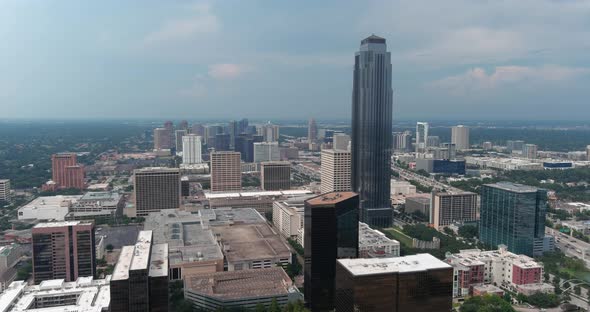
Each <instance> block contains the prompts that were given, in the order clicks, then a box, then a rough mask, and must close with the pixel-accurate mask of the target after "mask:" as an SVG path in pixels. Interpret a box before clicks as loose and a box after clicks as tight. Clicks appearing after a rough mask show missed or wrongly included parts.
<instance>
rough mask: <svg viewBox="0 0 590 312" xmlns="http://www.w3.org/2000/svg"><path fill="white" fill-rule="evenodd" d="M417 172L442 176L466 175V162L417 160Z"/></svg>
mask: <svg viewBox="0 0 590 312" xmlns="http://www.w3.org/2000/svg"><path fill="white" fill-rule="evenodd" d="M416 170H424V171H426V172H428V173H432V174H441V175H465V160H449V159H427V158H419V159H416Z"/></svg>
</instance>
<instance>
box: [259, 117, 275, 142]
mask: <svg viewBox="0 0 590 312" xmlns="http://www.w3.org/2000/svg"><path fill="white" fill-rule="evenodd" d="M256 132H257V134H258V135H261V136H262V137H263V140H264V142H278V141H279V126H278V125H273V124H271V123H270V121H269V122H268V123H267V124H264V125H262V126H257V127H256Z"/></svg>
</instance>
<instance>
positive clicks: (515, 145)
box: [506, 140, 524, 152]
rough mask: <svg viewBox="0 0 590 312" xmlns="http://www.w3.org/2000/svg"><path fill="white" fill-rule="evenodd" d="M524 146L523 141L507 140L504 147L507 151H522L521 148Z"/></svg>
mask: <svg viewBox="0 0 590 312" xmlns="http://www.w3.org/2000/svg"><path fill="white" fill-rule="evenodd" d="M523 146H524V141H522V140H516V141H514V140H508V141H506V149H507V150H508V152H514V151H518V152H522V148H523Z"/></svg>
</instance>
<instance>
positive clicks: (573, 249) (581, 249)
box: [545, 227, 590, 268]
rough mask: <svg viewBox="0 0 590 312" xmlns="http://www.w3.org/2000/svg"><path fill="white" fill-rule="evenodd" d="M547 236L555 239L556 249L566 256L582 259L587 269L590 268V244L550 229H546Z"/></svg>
mask: <svg viewBox="0 0 590 312" xmlns="http://www.w3.org/2000/svg"><path fill="white" fill-rule="evenodd" d="M545 234H548V235H551V236H553V237H555V247H557V248H559V250H561V251H562V252H563V253H564V254H565V255H566V256H569V257H574V258H578V259H582V260H584V263H585V265H586V267H588V268H590V259H589V258H587V256H590V244H588V243H586V242H584V241H582V240H580V239H577V238H575V237H573V236H570V235H568V234H565V233H561V232H559V231H558V230H556V229H552V228H550V227H545Z"/></svg>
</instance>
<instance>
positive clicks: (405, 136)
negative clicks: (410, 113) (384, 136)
mask: <svg viewBox="0 0 590 312" xmlns="http://www.w3.org/2000/svg"><path fill="white" fill-rule="evenodd" d="M393 149H394V150H396V151H402V152H406V151H411V150H412V134H411V133H410V132H409V131H405V132H396V133H394V134H393Z"/></svg>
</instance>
